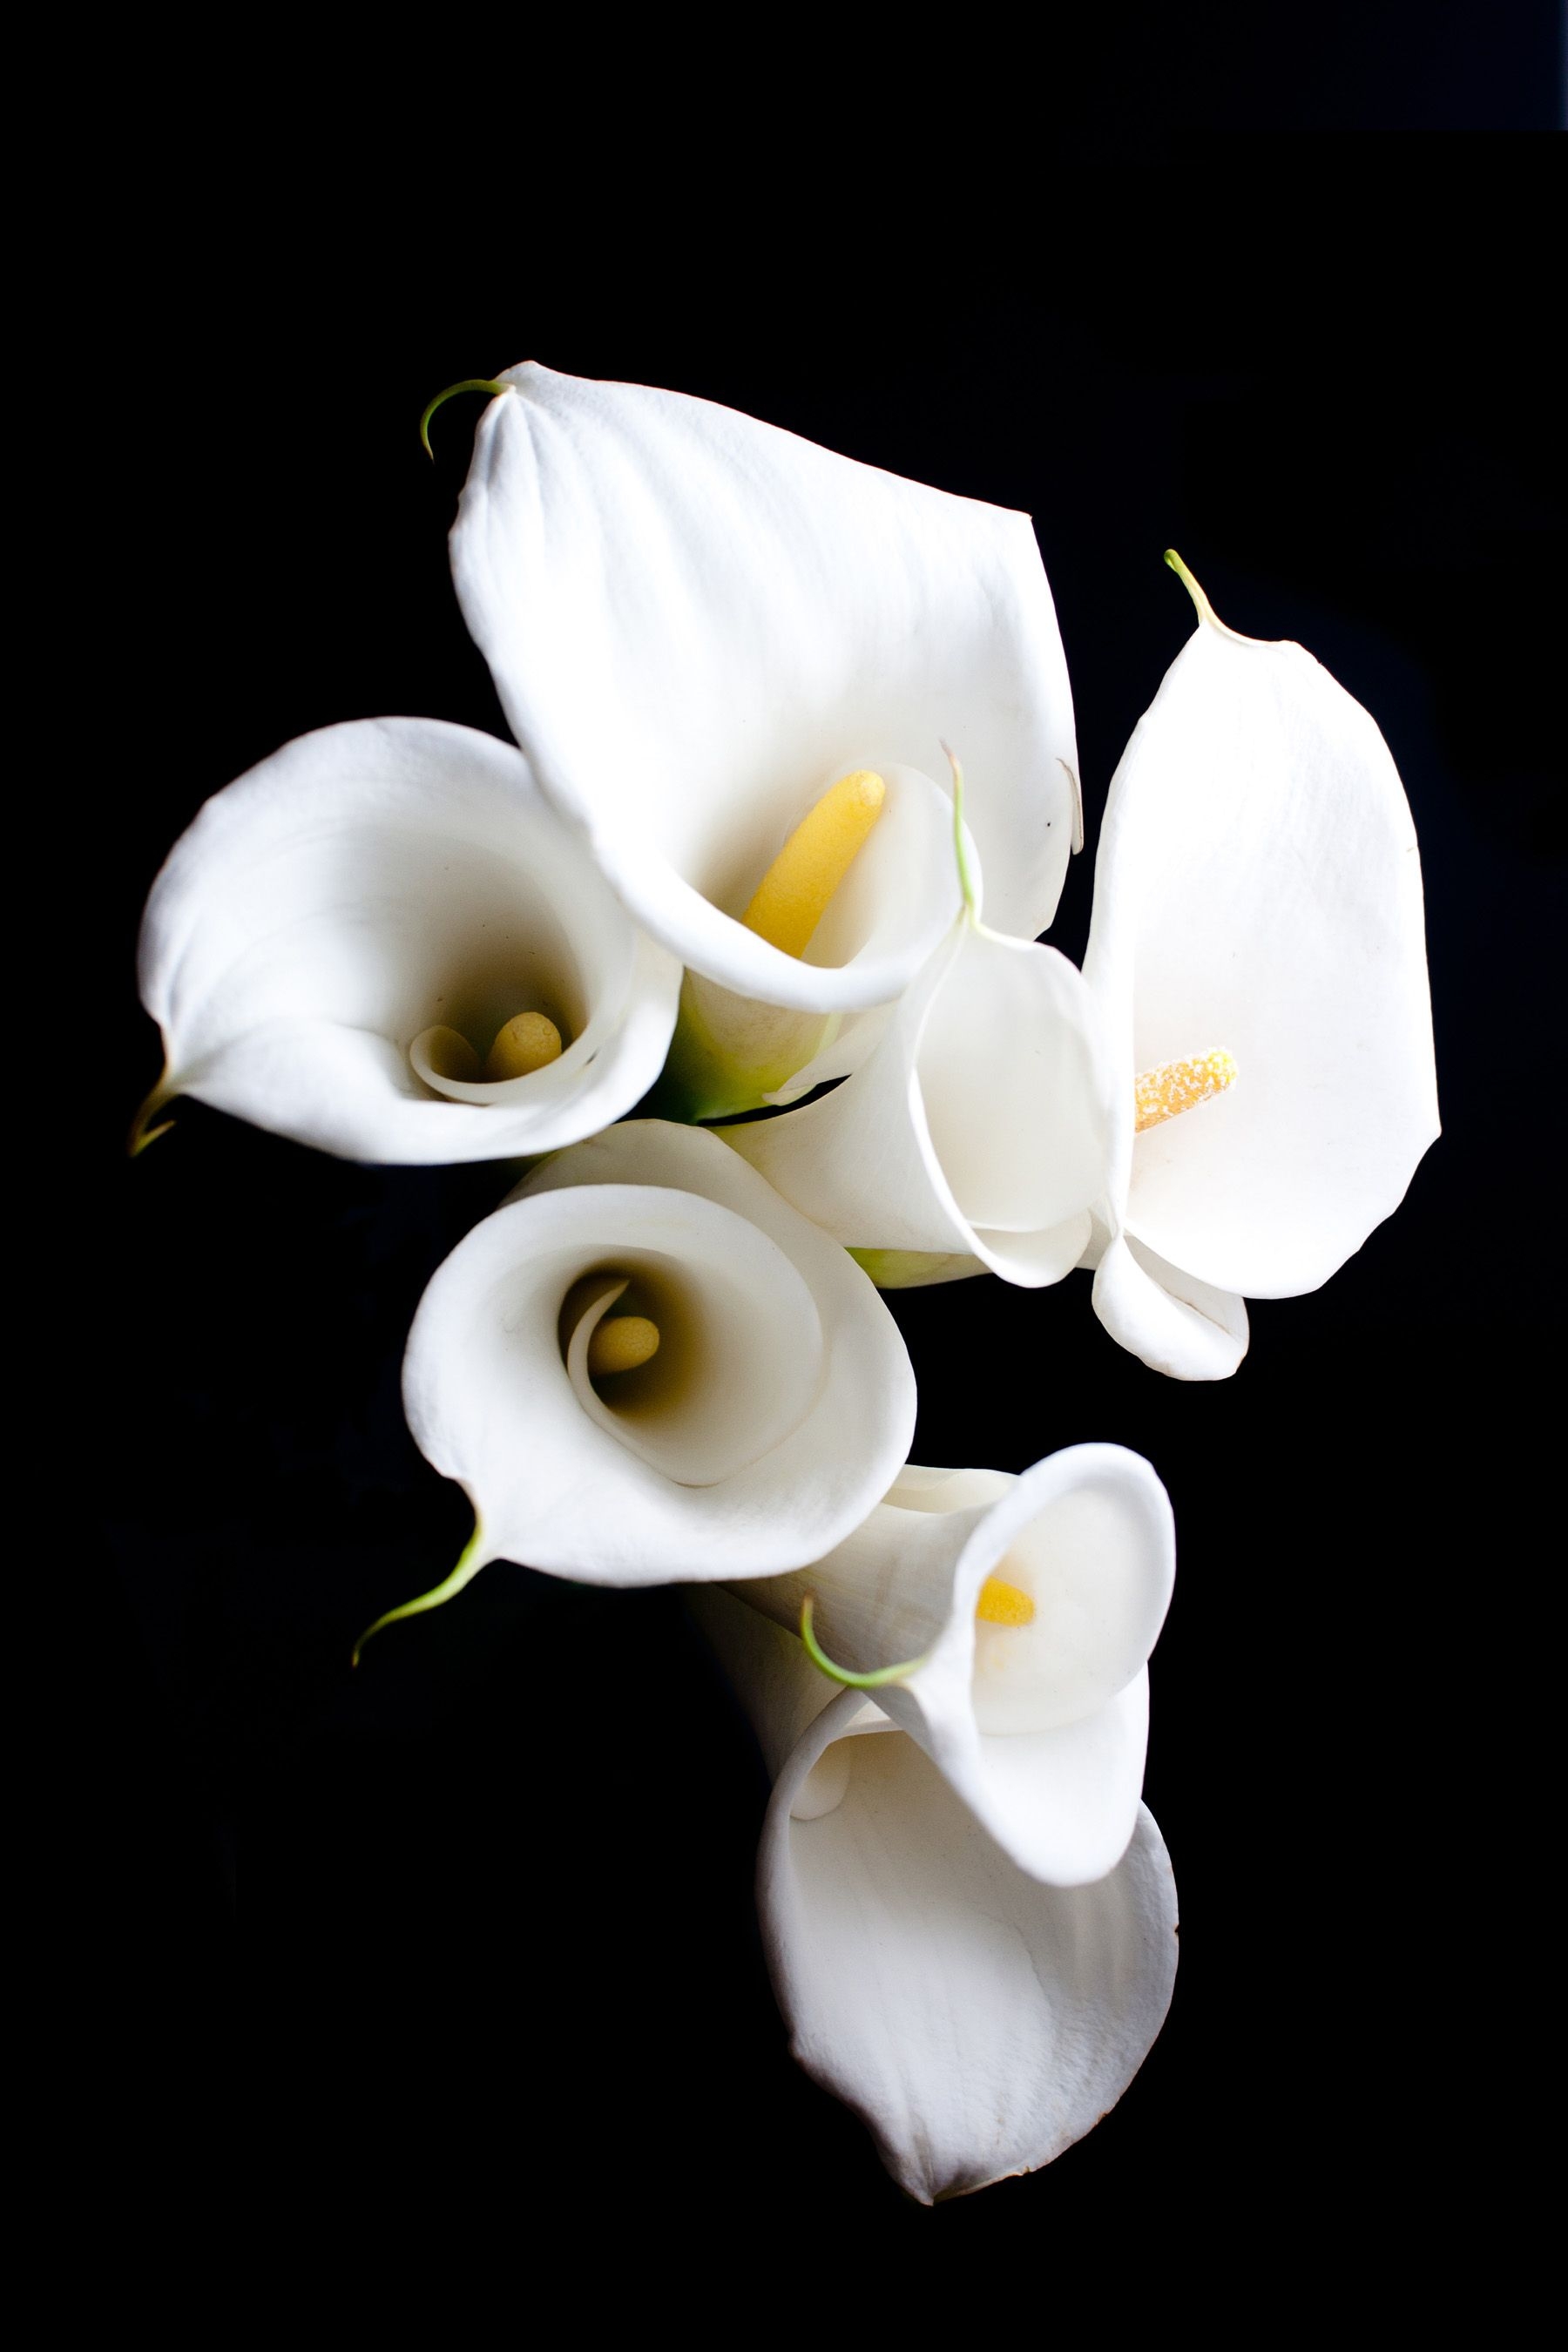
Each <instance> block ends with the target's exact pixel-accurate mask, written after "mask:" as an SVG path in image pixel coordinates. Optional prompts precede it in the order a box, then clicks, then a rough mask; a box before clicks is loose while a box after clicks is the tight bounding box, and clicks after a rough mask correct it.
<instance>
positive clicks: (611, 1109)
mask: <svg viewBox="0 0 1568 2352" xmlns="http://www.w3.org/2000/svg"><path fill="white" fill-rule="evenodd" d="M140 971H141V986H142V1003H144V1004H145V1006H146V1008H147V1010H148V1012H149V1013H151V1014H152V1015H153V1019H154V1020H155V1021H156V1022H157V1023H158V1024H159V1026H160V1028H161V1029H162V1031H163V1044H164V1053H165V1056H166V1065H167V1075H166V1077H165V1080H164V1085H163V1090H162V1091H163V1094H164V1096H165V1097H168V1096H173V1095H176V1094H188V1095H194V1096H195V1097H196V1098H197V1099H198V1100H200V1101H203V1102H207V1103H211V1104H213V1105H214V1106H215V1107H216V1108H218V1109H221V1110H226V1111H231V1112H233V1113H234V1114H235V1115H236V1116H237V1117H239V1118H247V1119H250V1120H252V1121H253V1122H254V1123H255V1124H256V1125H257V1126H258V1127H264V1128H269V1129H273V1130H274V1131H275V1132H276V1133H279V1134H282V1135H289V1136H292V1137H294V1138H295V1139H297V1140H299V1141H300V1142H303V1143H310V1144H314V1145H315V1146H316V1147H317V1148H318V1149H320V1150H325V1151H331V1152H335V1153H337V1154H339V1155H341V1156H343V1157H346V1158H350V1159H360V1160H378V1161H426V1162H428V1161H447V1160H490V1159H512V1158H521V1157H523V1156H526V1155H529V1154H531V1153H535V1152H541V1151H550V1150H555V1149H557V1148H558V1147H559V1146H561V1145H563V1144H566V1143H570V1142H574V1141H575V1140H576V1139H578V1138H579V1137H581V1136H584V1135H588V1134H592V1133H593V1132H594V1131H595V1129H597V1128H600V1127H603V1126H605V1125H606V1124H607V1123H608V1122H610V1121H611V1120H613V1119H616V1118H619V1117H620V1116H621V1114H622V1113H623V1112H624V1111H626V1109H627V1108H630V1106H631V1105H632V1104H633V1103H635V1102H636V1101H637V1099H638V1098H639V1097H640V1096H641V1095H643V1094H644V1093H645V1092H646V1091H647V1087H649V1086H650V1085H651V1084H652V1082H653V1080H654V1078H655V1077H656V1076H658V1070H659V1066H660V1065H661V1063H662V1061H663V1058H664V1055H665V1051H666V1049H667V1047H668V1043H669V1038H670V1034H671V1031H672V1029H673V1026H674V1021H675V1006H676V996H677V992H678V989H679V976H680V975H679V967H678V966H677V965H676V964H675V963H674V962H673V961H672V960H671V959H670V957H669V956H668V954H667V953H666V951H665V950H663V949H662V948H659V947H657V946H656V945H655V944H654V942H653V941H652V940H649V939H647V937H645V936H644V935H642V934H641V933H639V932H638V931H637V929H636V927H635V926H634V925H633V924H632V923H631V922H630V921H629V920H628V919H627V917H626V911H625V909H624V908H622V907H621V905H620V904H619V902H618V901H617V900H616V897H615V895H614V893H613V892H612V891H611V890H610V889H609V887H608V886H607V885H606V884H605V880H604V878H603V877H602V876H601V875H600V874H599V873H598V872H597V871H596V870H595V866H594V865H593V863H592V861H591V860H590V859H589V858H588V857H587V856H586V855H585V853H584V850H583V848H582V846H581V845H580V843H579V842H578V841H577V840H576V838H575V837H574V835H573V834H572V833H571V832H570V831H569V830H568V828H567V827H565V826H564V825H563V824H562V823H561V822H560V820H559V819H558V818H557V817H556V816H554V815H553V814H552V812H551V810H550V809H549V808H548V807H547V806H546V804H545V803H544V802H543V801H542V799H541V797H540V795H539V793H538V792H537V791H536V790H535V787H534V785H533V782H532V779H531V776H530V774H529V771H528V764H527V761H525V760H524V759H523V758H522V756H521V753H519V752H518V751H515V750H514V749H513V748H512V746H511V745H510V744H506V743H500V742H497V741H496V740H494V739H493V738H491V737H489V736H488V735H480V734H477V733H475V732H473V731H472V730H469V729H468V728H462V727H451V726H447V725H444V724H442V723H441V722H439V721H437V720H434V719H367V720H363V721H359V722H355V723H353V724H351V725H346V726H342V727H328V728H323V729H322V730H321V731H320V732H319V733H317V734H313V735H306V736H302V737H300V740H298V741H296V742H293V743H289V744H286V745H285V746H284V747H283V749H282V750H281V751H278V752H276V753H274V755H273V756H272V757H271V758H270V759H268V760H265V761H262V762H261V764H260V765H259V766H258V767H257V768H253V769H252V770H251V771H250V772H249V773H248V774H247V775H245V776H242V777H241V778H240V779H239V780H238V782H236V783H233V784H230V785H229V786H228V787H227V788H226V790H225V791H223V792H221V793H217V794H216V796H215V797H214V798H213V799H212V800H210V801H209V802H208V803H206V806H205V808H204V809H203V810H202V812H201V814H199V815H198V816H197V818H196V820H195V823H194V824H192V825H191V827H190V828H189V830H188V831H187V832H186V833H185V834H184V836H183V837H182V839H181V840H180V841H179V842H178V843H177V844H176V845H175V847H174V850H173V852H172V853H171V855H170V856H169V859H168V861H167V863H166V864H165V866H163V871H162V873H161V874H160V875H159V877H158V878H157V881H156V882H155V883H154V885H153V891H152V895H151V897H150V898H149V900H148V904H147V911H146V915H145V918H144V919H143V923H142V942H141V954H140ZM522 1011H538V1012H543V1013H546V1014H548V1015H549V1016H550V1017H551V1018H552V1019H553V1020H554V1021H555V1022H556V1024H557V1026H558V1027H559V1028H560V1030H561V1032H562V1034H563V1038H564V1039H565V1041H566V1042H565V1050H564V1052H563V1054H562V1055H561V1056H560V1058H559V1059H558V1060H557V1061H555V1062H554V1063H552V1064H551V1065H550V1066H548V1067H547V1068H545V1069H542V1070H540V1071H538V1072H536V1073H534V1074H533V1075H532V1076H523V1077H518V1078H512V1079H507V1080H502V1081H500V1082H499V1083H497V1084H494V1085H483V1084H478V1085H475V1084H465V1083H463V1082H462V1081H460V1080H459V1081H456V1082H453V1081H449V1080H445V1079H442V1078H440V1077H439V1076H437V1073H436V1072H435V1071H434V1069H433V1068H432V1067H431V1066H430V1065H429V1064H428V1062H427V1060H426V1057H425V1051H424V1045H425V1041H426V1039H427V1037H428V1035H429V1033H430V1032H431V1031H432V1029H433V1028H436V1027H440V1026H445V1027H447V1028H450V1029H455V1030H457V1031H458V1033H459V1034H464V1035H467V1036H468V1041H469V1043H470V1044H473V1045H475V1047H476V1051H477V1053H478V1055H479V1056H480V1058H481V1059H482V1056H483V1055H484V1054H485V1053H487V1052H488V1050H489V1043H490V1040H491V1039H492V1038H493V1037H494V1035H495V1034H496V1032H497V1030H498V1029H499V1028H500V1026H501V1025H502V1024H503V1023H505V1022H507V1021H509V1020H510V1018H511V1017H512V1016H513V1015H514V1014H515V1013H519V1012H522ZM422 1072H423V1073H424V1075H421V1073H422Z"/></svg>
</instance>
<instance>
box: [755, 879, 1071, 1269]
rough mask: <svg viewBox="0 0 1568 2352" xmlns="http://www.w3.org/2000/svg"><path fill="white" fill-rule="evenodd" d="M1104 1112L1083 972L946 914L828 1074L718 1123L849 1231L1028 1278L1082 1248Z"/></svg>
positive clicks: (771, 1174)
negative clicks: (910, 975)
mask: <svg viewBox="0 0 1568 2352" xmlns="http://www.w3.org/2000/svg"><path fill="white" fill-rule="evenodd" d="M1109 1131H1110V1103H1109V1079H1108V1065H1107V1060H1106V1056H1105V1055H1104V1054H1103V1052H1102V1050H1101V1048H1100V1031H1099V1014H1098V1010H1097V1008H1096V1006H1095V1003H1094V1001H1093V999H1092V997H1091V996H1090V994H1089V990H1088V988H1087V987H1086V986H1085V984H1084V982H1083V980H1082V978H1081V976H1080V975H1079V973H1078V972H1077V971H1075V970H1074V969H1073V966H1072V965H1071V964H1070V963H1068V961H1067V959H1066V958H1065V957H1064V956H1060V955H1058V953H1057V952H1056V950H1054V949H1053V948H1044V947H1037V946H1035V945H1034V944H1033V943H1031V942H1026V941H1021V940H1005V939H1001V938H998V937H997V936H995V935H994V934H993V933H992V932H990V931H988V930H986V929H984V928H982V927H980V926H977V925H976V924H974V923H972V922H970V921H969V920H967V919H960V921H959V922H958V923H956V924H955V925H954V926H953V929H952V932H951V934H950V935H949V937H948V938H947V939H946V940H944V941H943V942H942V946H941V947H940V948H939V949H938V950H937V952H936V954H935V955H934V956H933V957H932V958H931V961H930V962H929V963H928V964H927V966H926V967H925V969H924V971H922V972H921V974H920V976H919V977H918V979H917V980H916V982H915V983H914V985H913V986H912V987H911V988H910V991H909V992H908V993H907V994H906V995H905V997H904V998H903V1000H902V1002H901V1003H900V1004H899V1005H898V1007H897V1008H896V1009H895V1011H894V1013H892V1015H891V1017H890V1018H889V1021H888V1024H887V1026H886V1028H885V1029H884V1031H883V1033H882V1034H881V1036H880V1037H879V1039H878V1041H877V1043H876V1045H875V1046H874V1047H873V1049H872V1051H871V1053H870V1054H869V1055H868V1058H867V1060H866V1061H865V1063H864V1064H863V1066H861V1067H860V1068H859V1069H858V1070H856V1071H855V1072H854V1073H853V1074H852V1075H851V1076H849V1077H848V1078H847V1080H846V1081H845V1083H844V1084H843V1085H842V1086H840V1087H836V1088H835V1089H834V1091H833V1092H832V1093H831V1094H829V1095H826V1096H825V1097H822V1099H821V1100H820V1101H817V1102H815V1103H809V1104H806V1105H805V1107H804V1108H800V1109H798V1110H793V1111H791V1112H790V1113H789V1115H788V1116H787V1117H786V1118H774V1119H763V1120H758V1121H755V1122H753V1123H752V1124H750V1125H746V1126H740V1127H735V1128H731V1129H727V1130H726V1136H727V1139H728V1141H729V1142H730V1143H731V1145H732V1146H733V1148H734V1149H735V1150H737V1151H739V1152H741V1153H742V1156H743V1157H744V1158H745V1159H747V1160H750V1161H751V1163H752V1166H753V1167H756V1168H759V1169H761V1171H763V1174H764V1175H765V1176H766V1177H767V1178H768V1180H769V1181H770V1182H771V1183H773V1185H775V1186H776V1187H777V1189H778V1190H779V1191H780V1192H783V1193H784V1197H785V1198H786V1199H787V1200H789V1201H792V1202H794V1203H795V1206H796V1207H797V1208H798V1209H800V1210H801V1211H802V1212H803V1213H805V1215H807V1216H809V1217H811V1218H812V1219H813V1221H814V1222H815V1223H818V1224H820V1225H821V1226H822V1227H823V1228H824V1230H825V1231H826V1232H828V1233H831V1234H833V1235H834V1236H835V1238H836V1239H837V1240H839V1241H841V1242H843V1243H844V1244H845V1245H846V1246H847V1247H848V1248H854V1249H862V1250H873V1251H880V1250H899V1251H912V1252H918V1253H921V1254H922V1255H933V1256H954V1257H959V1258H978V1259H979V1260H980V1261H981V1263H982V1264H984V1265H987V1266H989V1267H991V1268H992V1269H993V1271H994V1272H995V1273H997V1274H1000V1275H1002V1276H1005V1279H1007V1280H1008V1281H1010V1282H1016V1283H1021V1284H1023V1285H1025V1286H1028V1287H1032V1288H1037V1287H1038V1286H1041V1285H1043V1284H1046V1283H1050V1282H1058V1281H1059V1280H1060V1279H1061V1277H1062V1276H1063V1275H1064V1274H1067V1273H1068V1272H1069V1271H1070V1270H1071V1268H1072V1267H1073V1266H1074V1265H1077V1264H1078V1262H1079V1257H1080V1256H1081V1255H1082V1252H1083V1248H1084V1245H1085V1243H1086V1242H1087V1240H1088V1237H1089V1204H1090V1203H1091V1202H1094V1201H1095V1200H1097V1199H1099V1198H1100V1196H1101V1195H1102V1194H1103V1192H1104V1189H1105V1184H1106V1174H1107V1164H1108V1153H1109V1149H1110V1145H1109Z"/></svg>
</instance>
